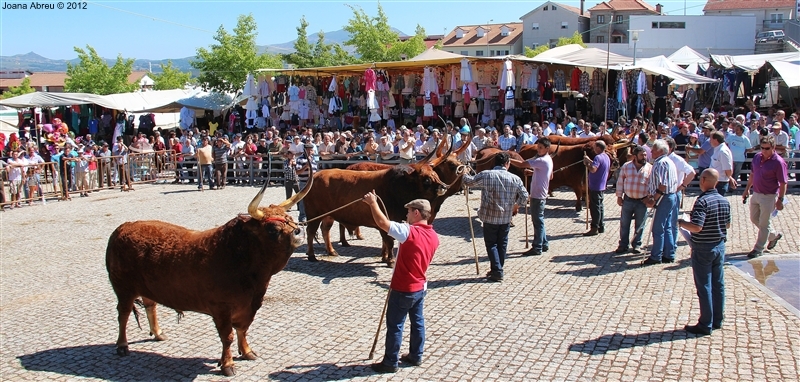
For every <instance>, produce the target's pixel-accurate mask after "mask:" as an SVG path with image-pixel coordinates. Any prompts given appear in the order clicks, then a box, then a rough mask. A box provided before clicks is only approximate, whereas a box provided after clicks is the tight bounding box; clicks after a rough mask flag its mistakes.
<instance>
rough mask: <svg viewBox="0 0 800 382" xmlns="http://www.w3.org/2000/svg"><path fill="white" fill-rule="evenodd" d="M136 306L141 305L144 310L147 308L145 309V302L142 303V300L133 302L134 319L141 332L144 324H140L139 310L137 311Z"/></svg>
mask: <svg viewBox="0 0 800 382" xmlns="http://www.w3.org/2000/svg"><path fill="white" fill-rule="evenodd" d="M136 305H139V307H141V308H142V309H146V308H145V307H144V301H142V299H140V298H137V299H136V300H133V318H135V319H136V326H138V327H139V330H142V324H141V323H140V322H139V309H136Z"/></svg>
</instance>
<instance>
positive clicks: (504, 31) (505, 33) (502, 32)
mask: <svg viewBox="0 0 800 382" xmlns="http://www.w3.org/2000/svg"><path fill="white" fill-rule="evenodd" d="M508 32H509V29H508V27H507V26H505V25H503V26H502V27H501V28H500V35H501V36H503V37H505V36H508Z"/></svg>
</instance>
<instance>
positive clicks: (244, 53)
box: [192, 14, 283, 93]
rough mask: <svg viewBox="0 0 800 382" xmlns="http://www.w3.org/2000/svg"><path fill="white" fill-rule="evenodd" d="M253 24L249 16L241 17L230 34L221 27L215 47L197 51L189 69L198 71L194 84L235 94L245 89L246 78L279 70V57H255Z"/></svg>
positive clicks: (281, 65)
mask: <svg viewBox="0 0 800 382" xmlns="http://www.w3.org/2000/svg"><path fill="white" fill-rule="evenodd" d="M257 36H258V33H257V32H256V21H255V18H253V15H252V14H249V15H240V16H239V18H238V20H237V22H236V27H235V28H234V29H233V34H231V33H229V32H228V31H226V30H225V28H224V27H223V26H222V25H220V27H219V29H217V34H216V35H215V36H214V40H216V41H217V43H216V44H211V46H210V47H209V49H206V48H198V49H197V58H198V60H197V61H192V67H193V68H195V69H198V70H200V75H199V76H198V77H197V82H198V84H199V85H200V86H202V87H203V88H205V89H215V90H218V91H223V92H232V93H235V92H237V91H239V90H241V89H242V88H243V87H244V81H245V80H246V79H247V74H248V73H252V72H254V71H255V70H256V69H261V68H281V67H283V63H282V62H281V59H280V57H279V56H278V55H273V54H267V53H261V54H259V53H258V47H257V46H256V37H257Z"/></svg>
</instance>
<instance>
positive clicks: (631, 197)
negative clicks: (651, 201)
mask: <svg viewBox="0 0 800 382" xmlns="http://www.w3.org/2000/svg"><path fill="white" fill-rule="evenodd" d="M631 155H632V157H633V158H632V159H631V160H630V161H628V163H625V164H624V165H622V168H620V171H619V177H618V178H617V190H616V192H617V205H618V206H620V207H622V212H621V213H620V217H619V223H620V228H619V247H617V249H616V250H615V251H614V252H616V253H628V245H629V244H632V245H631V249H630V251H631V252H633V253H639V250H638V249H637V248H638V247H639V246H640V245H642V235H643V233H644V226H645V221H646V220H647V206H646V205H645V204H644V199H645V198H646V197H647V195H648V191H647V186H648V184H649V182H650V172H651V171H652V169H653V166H652V165H651V164H650V163H647V155H646V154H645V152H644V149H643V148H642V146H635V147H634V148H633V149H632V150H631ZM631 219H633V220H634V224H635V226H634V234H633V241H632V242H631V240H630V237H631V235H630V233H631Z"/></svg>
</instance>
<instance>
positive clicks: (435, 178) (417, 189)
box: [303, 145, 459, 266]
mask: <svg viewBox="0 0 800 382" xmlns="http://www.w3.org/2000/svg"><path fill="white" fill-rule="evenodd" d="M441 147H442V145H440V148H441ZM440 151H441V150H440V149H437V150H435V151H433V152H431V153H430V154H429V155H428V156H427V157H425V159H423V160H422V161H420V162H418V163H412V164H408V165H397V166H386V167H385V168H383V169H378V170H374V169H371V168H370V170H367V171H358V170H339V169H329V170H322V171H320V172H318V173H316V174H314V184H315V186H314V188H313V189H311V191H310V192H309V195H308V198H306V199H305V201H304V202H303V203H305V209H306V216H307V217H308V232H307V234H308V250H307V252H306V255H307V256H308V259H309V260H310V261H317V258H316V256H315V255H314V246H313V244H312V243H313V238H314V236H315V234H316V231H317V228H319V227H320V225H321V226H322V237H323V240H324V242H325V250H326V252H327V254H328V255H330V256H338V253H337V252H336V250H334V249H333V246H332V245H331V239H330V230H331V226H332V225H333V222H334V221H338V222H339V223H340V224H342V225H344V226H345V227H348V228H351V229H352V228H355V227H358V226H363V227H373V228H377V226H376V225H375V221H374V220H373V219H372V214H371V213H370V211H369V206H367V205H366V204H364V203H353V204H351V205H349V206H347V207H345V208H342V209H340V210H336V211H334V212H331V211H333V210H335V209H337V208H338V207H341V206H344V205H346V204H348V203H350V202H353V201H356V200H359V199H360V198H362V197H363V196H364V195H365V194H366V193H367V192H369V191H372V190H375V193H376V194H377V195H378V196H379V197H380V200H381V201H382V202H383V205H384V206H385V208H386V210H385V212H386V213H387V215H388V216H389V218H390V219H392V220H395V221H401V220H403V219H405V215H406V211H407V210H406V208H405V207H404V206H405V204H406V203H408V202H410V201H411V200H414V199H418V198H422V199H427V200H429V201H436V200H437V199H438V198H440V197H444V196H445V195H447V193H448V191H449V190H451V189H454V188H456V190H457V187H458V186H459V185H458V184H457V182H455V181H454V182H451V183H445V182H444V181H443V179H442V178H440V177H439V175H438V174H437V172H436V170H435V169H436V168H437V167H439V166H449V165H447V164H444V163H443V162H445V161H447V160H448V158H449V157H450V153H451V151H452V148H451V149H450V150H448V152H447V153H446V154H444V155H441V156H439V157H437V158H436V159H433V158H432V157H433V155H438V154H439V153H440ZM432 159H433V160H432ZM379 167H383V166H379ZM443 168H444V167H443ZM432 204H433V203H432ZM440 205H441V203H440ZM323 216H324V217H323ZM320 217H321V219H317V218H320ZM342 236H343V235H342ZM381 237H382V239H383V246H382V248H381V259H382V260H383V261H384V262H386V263H387V264H389V265H390V266H392V265H393V264H394V259H393V258H392V253H391V248H392V246H393V244H394V239H392V238H391V237H390V236H389V235H388V234H387V233H386V232H383V231H381Z"/></svg>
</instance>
